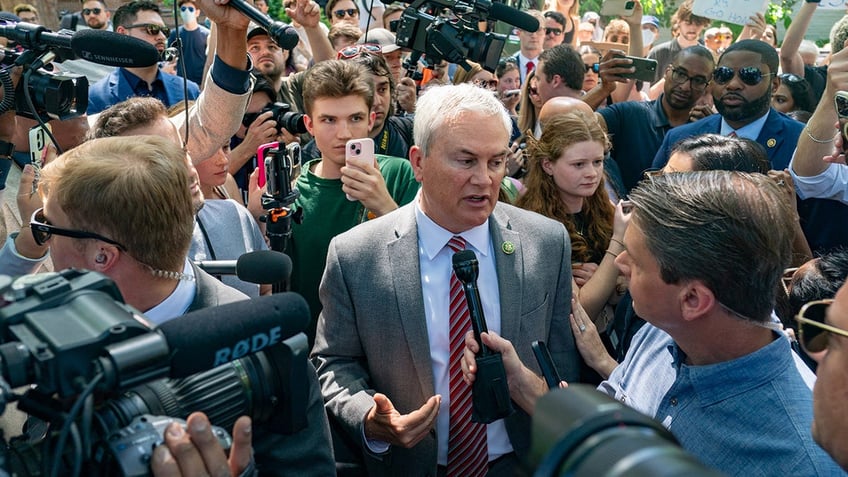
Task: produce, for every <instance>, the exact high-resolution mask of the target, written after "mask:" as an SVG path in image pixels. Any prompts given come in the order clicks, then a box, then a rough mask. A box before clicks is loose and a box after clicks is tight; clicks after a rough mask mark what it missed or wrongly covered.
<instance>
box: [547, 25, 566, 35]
mask: <svg viewBox="0 0 848 477" xmlns="http://www.w3.org/2000/svg"><path fill="white" fill-rule="evenodd" d="M545 35H553V36H560V35H562V28H547V27H546V28H545Z"/></svg>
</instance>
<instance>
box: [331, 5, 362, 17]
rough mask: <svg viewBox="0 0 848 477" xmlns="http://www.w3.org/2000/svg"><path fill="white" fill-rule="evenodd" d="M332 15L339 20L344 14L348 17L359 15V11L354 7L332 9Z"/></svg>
mask: <svg viewBox="0 0 848 477" xmlns="http://www.w3.org/2000/svg"><path fill="white" fill-rule="evenodd" d="M333 15H335V16H336V18H338V19H339V20H341V19H342V18H344V17H345V15H347V16H349V17H355V16H357V15H359V12H358V11H356V9H355V8H348V9H347V10H333Z"/></svg>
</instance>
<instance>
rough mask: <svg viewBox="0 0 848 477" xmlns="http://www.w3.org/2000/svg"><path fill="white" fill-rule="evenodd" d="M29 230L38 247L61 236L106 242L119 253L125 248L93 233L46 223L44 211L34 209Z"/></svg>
mask: <svg viewBox="0 0 848 477" xmlns="http://www.w3.org/2000/svg"><path fill="white" fill-rule="evenodd" d="M29 228H30V230H31V231H32V238H33V239H35V243H37V244H38V245H44V244H45V243H47V241H48V240H50V237H52V236H53V235H61V236H63V237H70V238H75V239H94V240H100V241H101V242H106V243H108V244H112V245H114V246H116V247H118V248H119V249H121V251H124V252H126V251H127V248H126V247H124V246H123V245H121V244H120V243H118V242H116V241H114V240H112V239H109V238H106V237H104V236H102V235H100V234H96V233H94V232H85V231H83V230H71V229H63V228H59V227H56V226H53V225H50V223H49V222H48V221H47V218H46V217H44V209H43V208H42V209H36V211H35V212H33V213H32V218H30V220H29Z"/></svg>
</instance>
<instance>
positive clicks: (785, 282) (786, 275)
mask: <svg viewBox="0 0 848 477" xmlns="http://www.w3.org/2000/svg"><path fill="white" fill-rule="evenodd" d="M797 271H798V267H792V268H787V269H785V270H783V275H781V277H780V284H781V285H782V286H783V291H784V292H786V296H789V285H790V284H792V277H794V276H795V272H797Z"/></svg>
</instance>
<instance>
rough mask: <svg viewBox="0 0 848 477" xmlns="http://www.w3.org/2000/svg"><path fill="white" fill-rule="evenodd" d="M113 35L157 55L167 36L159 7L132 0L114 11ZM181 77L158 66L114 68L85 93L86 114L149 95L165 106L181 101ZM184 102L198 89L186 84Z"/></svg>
mask: <svg viewBox="0 0 848 477" xmlns="http://www.w3.org/2000/svg"><path fill="white" fill-rule="evenodd" d="M114 21H115V32H116V33H120V34H121V35H129V36H133V37H136V38H140V39H142V40H144V41H146V42H148V43H150V44H151V45H153V46H155V47H156V49H157V50H159V52H160V53H161V52H162V51H164V50H165V45H166V43H167V40H168V33H170V31H169V29H168V27H167V26H165V22H164V21H163V20H162V16H161V12H160V10H159V5H157V4H156V3H153V2H151V1H149V0H136V1H133V2H130V3H128V4H126V5H122V6H121V7H119V8H118V9H117V10H116V11H115V17H114ZM183 89H184V83H183V78H180V77H179V76H177V75H172V74H169V73H165V72H163V71H160V70H159V65H158V64H154V65H151V66H144V67H138V68H118V69H116V70H115V71H113V72H112V73H111V74H109V76H107V77H106V78H103V79H102V80H100V81H98V82H97V83H94V84H93V85H91V88H89V92H88V111H87V112H88V114H89V115H91V114H94V113H99V112H100V111H103V110H104V109H106V108H108V107H109V106H111V105H113V104H117V103H120V102H121V101H123V100H125V99H128V98H131V97H133V96H152V97H154V98H157V99H159V100H160V101H162V103H164V104H165V107H171V106H172V105H174V104H176V103H179V102H180V101H183V100H184V99H185V94H184V93H183ZM187 89H188V99H197V96H198V95H199V94H200V88H199V87H198V86H197V83H195V82H193V81H188V85H187Z"/></svg>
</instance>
